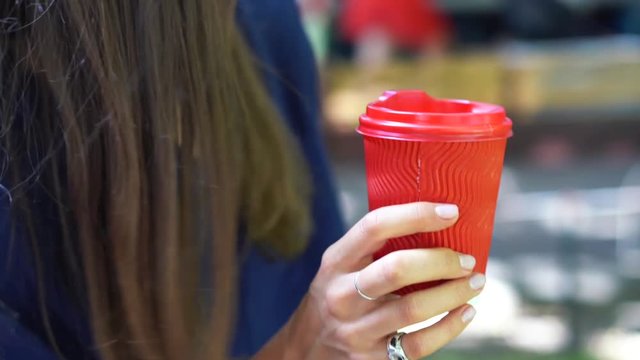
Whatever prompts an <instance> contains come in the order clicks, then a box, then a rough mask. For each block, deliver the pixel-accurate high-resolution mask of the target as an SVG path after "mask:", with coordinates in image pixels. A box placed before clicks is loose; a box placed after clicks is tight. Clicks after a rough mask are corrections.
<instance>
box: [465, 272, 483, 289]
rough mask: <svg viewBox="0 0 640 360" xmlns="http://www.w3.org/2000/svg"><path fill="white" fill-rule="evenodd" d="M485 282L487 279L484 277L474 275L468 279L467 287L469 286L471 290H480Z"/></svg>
mask: <svg viewBox="0 0 640 360" xmlns="http://www.w3.org/2000/svg"><path fill="white" fill-rule="evenodd" d="M486 282H487V278H486V277H485V276H484V275H482V274H475V275H473V276H472V277H471V279H469V286H471V288H472V289H473V290H480V289H482V287H483V286H484V284H485V283H486Z"/></svg>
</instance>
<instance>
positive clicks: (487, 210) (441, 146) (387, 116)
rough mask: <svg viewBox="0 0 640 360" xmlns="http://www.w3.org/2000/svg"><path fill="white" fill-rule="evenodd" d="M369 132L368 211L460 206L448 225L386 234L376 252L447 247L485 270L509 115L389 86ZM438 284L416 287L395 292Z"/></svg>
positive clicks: (374, 106)
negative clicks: (395, 235)
mask: <svg viewBox="0 0 640 360" xmlns="http://www.w3.org/2000/svg"><path fill="white" fill-rule="evenodd" d="M358 132H360V133H361V134H362V135H363V136H364V146H365V163H366V172H367V188H368V194H369V209H370V210H374V209H377V208H379V207H382V206H388V205H396V204H404V203H410V202H417V201H429V202H435V203H448V204H456V205H458V207H459V209H460V218H459V220H458V222H457V223H456V224H455V225H454V226H452V227H450V228H448V229H445V230H442V231H438V232H433V233H422V234H415V235H410V236H405V237H401V238H395V239H389V240H388V241H387V243H386V244H385V245H384V246H383V247H382V248H381V249H380V250H378V251H377V252H376V253H375V255H374V258H375V259H378V258H380V257H383V256H385V255H386V254H388V253H390V252H392V251H397V250H403V249H415V248H439V247H447V248H451V249H453V250H455V251H458V252H461V253H465V254H470V255H473V256H474V257H475V258H476V261H477V262H476V268H475V269H474V271H475V272H480V273H484V272H485V269H486V266H487V260H488V257H489V251H490V248H491V238H492V233H493V223H494V215H495V209H496V202H497V198H498V190H499V187H500V177H501V173H502V167H503V161H504V154H505V147H506V143H507V138H508V137H510V136H511V134H512V132H511V121H510V120H509V119H508V118H507V117H506V114H505V112H504V109H503V108H502V107H500V106H497V105H491V104H485V103H477V102H470V101H464V100H439V99H434V98H431V97H429V96H428V95H427V94H425V93H424V92H421V91H398V92H386V93H385V94H384V95H383V96H382V97H381V98H380V99H379V100H378V101H376V102H374V103H371V104H369V106H368V107H367V113H366V114H363V115H362V116H361V118H360V126H359V128H358ZM437 284H438V282H431V283H423V284H417V285H412V286H409V287H406V288H403V289H400V290H399V291H398V292H397V293H398V294H407V293H410V292H413V291H417V290H421V289H426V288H429V287H432V286H434V285H437Z"/></svg>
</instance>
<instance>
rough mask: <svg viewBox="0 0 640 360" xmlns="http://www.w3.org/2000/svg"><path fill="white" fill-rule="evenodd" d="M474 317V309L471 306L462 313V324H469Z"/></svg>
mask: <svg viewBox="0 0 640 360" xmlns="http://www.w3.org/2000/svg"><path fill="white" fill-rule="evenodd" d="M475 316H476V309H474V308H473V306H469V307H468V308H466V309H465V310H464V311H463V312H462V322H464V323H468V322H471V320H473V318H474V317H475Z"/></svg>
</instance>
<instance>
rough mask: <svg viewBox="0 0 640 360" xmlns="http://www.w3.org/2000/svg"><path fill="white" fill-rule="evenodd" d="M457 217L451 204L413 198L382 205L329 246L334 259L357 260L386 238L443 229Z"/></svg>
mask: <svg viewBox="0 0 640 360" xmlns="http://www.w3.org/2000/svg"><path fill="white" fill-rule="evenodd" d="M457 220H458V207H457V206H456V205H452V204H436V203H430V202H415V203H409V204H402V205H392V206H386V207H381V208H378V209H376V210H373V211H371V212H369V213H368V214H367V215H365V216H364V217H363V218H362V219H361V220H360V221H359V222H358V223H357V224H356V225H354V226H353V227H352V228H351V229H350V230H349V231H348V232H347V233H346V234H345V236H343V237H342V239H340V240H339V241H337V242H336V243H335V244H333V246H332V247H331V249H330V250H331V253H330V254H327V255H329V256H331V257H334V259H333V260H334V261H336V260H337V261H338V262H340V263H341V264H345V263H350V264H358V263H360V262H361V260H362V259H363V258H364V257H367V256H371V255H372V254H373V253H374V252H375V251H376V250H378V249H379V248H381V247H382V245H384V243H385V241H387V240H388V239H393V238H396V237H401V236H406V235H413V234H417V233H422V232H434V231H439V230H443V229H446V228H448V227H450V226H451V225H453V224H455V223H456V221H457Z"/></svg>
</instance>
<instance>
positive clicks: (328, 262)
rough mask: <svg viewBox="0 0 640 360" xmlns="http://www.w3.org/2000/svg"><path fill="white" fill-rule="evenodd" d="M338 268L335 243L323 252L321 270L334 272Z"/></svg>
mask: <svg viewBox="0 0 640 360" xmlns="http://www.w3.org/2000/svg"><path fill="white" fill-rule="evenodd" d="M335 268H336V256H335V245H331V246H329V247H328V248H327V250H325V252H324V253H323V254H322V260H321V261H320V270H321V271H322V272H332V271H333V270H334V269H335Z"/></svg>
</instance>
